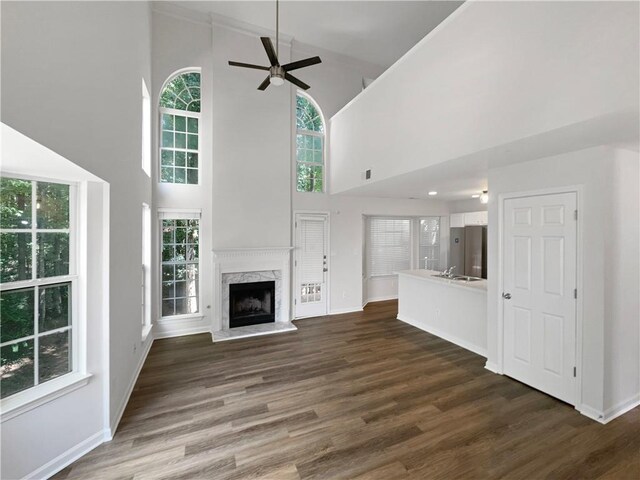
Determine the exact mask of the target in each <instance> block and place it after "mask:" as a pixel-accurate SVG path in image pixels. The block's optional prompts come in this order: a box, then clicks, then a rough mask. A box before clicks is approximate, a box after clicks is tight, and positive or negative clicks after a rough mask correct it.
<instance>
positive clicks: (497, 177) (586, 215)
mask: <svg viewBox="0 0 640 480" xmlns="http://www.w3.org/2000/svg"><path fill="white" fill-rule="evenodd" d="M634 162H635V166H634V165H633V164H634ZM637 163H638V154H637V153H632V152H631V153H625V154H624V155H622V154H617V153H616V152H615V151H614V150H612V149H611V148H608V147H595V148H591V149H586V150H581V151H576V152H571V153H567V154H562V155H557V156H554V157H548V158H543V159H539V160H534V161H530V162H525V163H521V164H518V165H512V166H507V167H503V168H497V169H492V170H489V191H490V192H491V195H490V196H489V235H488V237H489V238H488V242H489V245H488V270H489V271H488V281H489V288H488V308H487V317H488V337H487V340H488V365H489V366H490V367H492V368H495V365H496V364H497V362H498V345H497V338H498V330H497V329H498V325H497V320H496V319H497V316H498V309H499V308H500V306H501V301H500V298H499V295H500V292H499V284H498V255H499V251H498V240H499V239H498V234H499V232H498V228H497V225H498V197H499V195H500V194H503V193H509V192H523V191H533V190H538V189H543V188H553V187H571V186H581V187H582V192H581V194H579V198H578V209H579V218H580V222H581V226H580V227H579V228H581V231H582V254H581V256H580V258H579V263H581V264H582V272H581V274H580V272H579V280H578V289H579V291H580V297H579V299H578V302H579V303H578V305H579V307H578V308H579V311H581V312H582V349H583V350H582V358H581V359H578V369H581V372H582V373H581V375H582V392H581V396H582V398H581V400H580V399H578V405H577V407H578V408H580V409H582V410H583V411H585V412H586V413H589V414H591V415H594V414H596V416H597V415H600V414H602V415H604V412H605V410H606V409H607V408H609V407H610V406H612V405H614V404H615V403H616V402H620V401H623V400H626V398H621V397H627V398H628V397H630V396H633V395H634V394H635V395H637V394H638V375H639V374H640V373H639V369H638V368H639V364H638V348H639V343H638V341H639V336H638V307H637V297H638V283H637V282H638V280H637V275H638V273H637V272H638V269H637V264H638V260H637V259H638V249H639V248H640V244H639V240H638V233H637V218H638V213H637V212H638V194H637V192H638V173H637V168H638V167H637ZM634 169H635V170H634ZM623 174H624V175H625V178H626V180H625V181H624V182H621V181H620V177H621V176H622V175H623ZM627 174H629V175H627ZM634 174H635V175H634ZM618 190H619V191H618ZM627 211H628V212H629V215H628V216H627V215H626V212H627ZM634 222H635V226H634V225H631V224H633V223H634ZM618 242H619V246H620V247H621V248H624V253H623V252H622V251H620V250H618V249H617V246H618ZM621 257H623V258H624V259H625V260H624V261H629V265H627V266H625V267H622V264H621V263H620V260H621ZM634 263H635V265H634ZM627 280H628V281H627ZM610 288H615V289H617V291H616V294H615V295H613V294H610V295H607V292H608V291H609V290H610ZM634 309H635V314H634V313H633V312H634ZM625 336H626V337H628V338H625ZM616 348H619V349H620V351H619V352H618V353H612V351H613V350H614V349H616ZM625 382H627V383H628V385H623V384H624V383H625Z"/></svg>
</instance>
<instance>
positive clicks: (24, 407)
mask: <svg viewBox="0 0 640 480" xmlns="http://www.w3.org/2000/svg"><path fill="white" fill-rule="evenodd" d="M91 376H92V375H91V374H89V373H78V372H72V373H67V374H66V375H63V376H61V377H58V378H54V379H53V380H49V381H48V382H45V383H41V384H39V385H36V386H35V387H31V388H29V389H27V390H24V391H22V392H19V393H16V394H14V395H11V396H10V397H7V398H4V399H2V401H1V402H0V409H1V410H2V413H1V414H0V423H4V422H6V421H7V420H11V419H12V418H15V417H17V416H19V415H22V414H23V413H26V412H28V411H29V410H33V409H34V408H38V407H40V406H41V405H44V404H45V403H49V402H50V401H52V400H55V399H56V398H59V397H61V396H63V395H66V394H67V393H71V392H73V391H74V390H77V389H79V388H82V387H84V386H85V385H87V384H88V383H89V379H90V378H91Z"/></svg>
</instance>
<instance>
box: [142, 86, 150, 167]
mask: <svg viewBox="0 0 640 480" xmlns="http://www.w3.org/2000/svg"><path fill="white" fill-rule="evenodd" d="M141 137H142V171H143V172H144V173H146V174H147V177H149V178H151V95H150V94H149V89H148V88H147V84H146V83H145V81H144V78H143V79H142V135H141Z"/></svg>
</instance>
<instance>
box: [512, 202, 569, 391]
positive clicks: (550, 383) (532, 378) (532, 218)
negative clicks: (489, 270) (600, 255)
mask: <svg viewBox="0 0 640 480" xmlns="http://www.w3.org/2000/svg"><path fill="white" fill-rule="evenodd" d="M575 212H576V194H575V193H562V194H554V195H538V196H532V197H522V198H515V199H507V200H505V202H504V237H503V252H502V253H503V257H502V258H503V268H504V270H503V281H504V292H503V294H502V296H503V312H504V373H505V374H506V375H509V376H510V377H513V378H515V379H517V380H520V381H521V382H523V383H526V384H528V385H531V386H532V387H534V388H537V389H538V390H541V391H543V392H545V393H548V394H549V395H552V396H554V397H556V398H559V399H560V400H563V401H565V402H568V403H571V404H575V399H574V396H575V393H574V392H575V388H574V385H575V376H574V375H575V371H574V367H575V365H576V300H575V293H574V292H575V290H574V289H575V288H576V225H577V221H576V217H575Z"/></svg>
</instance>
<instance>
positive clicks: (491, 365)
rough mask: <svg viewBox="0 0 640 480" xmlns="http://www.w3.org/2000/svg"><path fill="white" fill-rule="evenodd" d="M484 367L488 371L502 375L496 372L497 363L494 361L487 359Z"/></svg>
mask: <svg viewBox="0 0 640 480" xmlns="http://www.w3.org/2000/svg"><path fill="white" fill-rule="evenodd" d="M484 368H486V369H487V370H489V371H490V372H493V373H496V374H498V375H502V374H501V373H500V372H498V365H496V364H495V363H494V362H490V361H489V360H487V363H485V364H484Z"/></svg>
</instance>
